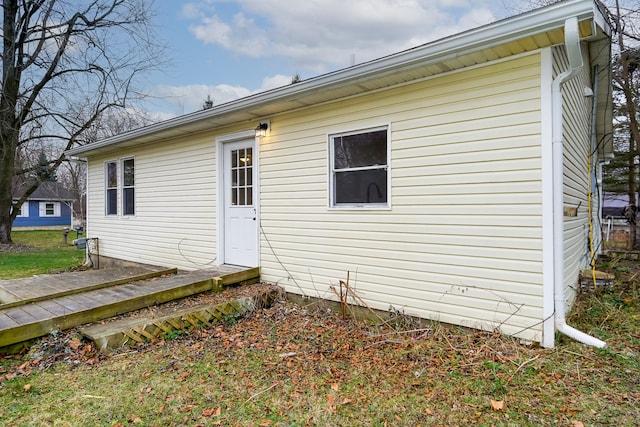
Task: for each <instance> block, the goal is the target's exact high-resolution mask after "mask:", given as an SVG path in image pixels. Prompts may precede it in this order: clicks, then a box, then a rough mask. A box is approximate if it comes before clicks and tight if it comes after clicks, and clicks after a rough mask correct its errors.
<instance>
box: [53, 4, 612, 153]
mask: <svg viewBox="0 0 640 427" xmlns="http://www.w3.org/2000/svg"><path fill="white" fill-rule="evenodd" d="M568 17H577V18H578V21H583V20H588V19H594V21H596V23H598V25H603V27H602V28H603V30H605V32H607V31H608V25H606V23H605V22H606V21H605V19H604V17H602V15H601V13H600V11H599V10H598V9H597V7H596V4H595V3H594V2H593V0H567V1H562V2H559V3H555V4H553V5H551V6H548V7H545V8H541V9H536V10H533V11H530V12H527V13H524V14H521V15H516V16H514V17H511V18H507V19H503V20H501V21H496V22H494V23H491V24H488V25H484V26H481V27H478V28H475V29H472V30H469V31H465V32H463V33H459V34H456V35H453V36H449V37H445V38H442V39H439V40H436V41H434V42H431V43H428V44H425V45H422V46H418V47H415V48H412V49H409V50H406V51H402V52H398V53H395V54H392V55H389V56H385V57H382V58H379V59H375V60H372V61H369V62H365V63H363V64H359V65H355V66H352V67H349V68H345V69H341V70H338V71H334V72H331V73H327V74H323V75H320V76H318V77H314V78H310V79H309V80H303V81H302V82H299V83H295V84H291V85H287V86H283V87H280V88H276V89H272V90H269V91H266V92H261V93H258V94H255V95H250V96H247V97H244V98H240V99H237V100H234V101H230V102H227V103H225V104H221V105H219V106H214V107H212V108H210V109H207V110H202V111H197V112H194V113H190V114H186V115H183V116H179V117H175V118H172V119H169V120H166V121H162V122H158V123H155V124H152V125H149V126H145V127H142V128H139V129H134V130H132V131H129V132H125V133H123V134H120V135H116V136H113V137H110V138H107V139H104V140H102V141H98V142H94V143H91V144H88V145H85V146H81V147H76V148H72V149H71V150H68V151H66V152H65V154H66V155H67V156H77V155H82V154H83V153H85V152H89V151H93V150H95V149H99V148H103V147H107V146H110V145H115V144H118V143H121V142H124V141H129V140H132V139H135V138H139V137H143V136H148V135H151V134H155V133H161V132H163V131H165V130H168V129H173V128H176V127H180V126H182V125H187V124H190V123H195V122H198V121H201V120H206V119H208V118H215V117H216V116H218V115H222V114H227V113H232V112H237V111H242V110H244V109H247V108H248V107H257V106H260V105H265V104H269V103H272V102H275V101H278V100H284V99H287V98H290V97H291V98H293V97H296V98H297V97H300V96H301V95H304V94H305V93H311V92H318V91H321V90H322V89H325V88H327V87H332V86H340V85H347V84H352V83H354V82H356V81H358V80H367V79H369V78H371V77H372V76H383V75H385V74H391V73H394V72H397V71H399V70H402V69H405V68H411V67H412V66H416V64H426V63H437V62H442V61H445V60H447V59H451V58H456V57H459V56H462V55H464V54H468V53H471V52H474V51H478V50H482V49H487V48H491V47H495V46H499V45H502V44H505V43H509V42H511V41H515V40H518V39H521V38H523V37H526V36H527V35H534V34H539V33H544V32H546V31H550V30H554V29H558V28H563V27H564V21H565V19H567V18H568Z"/></svg>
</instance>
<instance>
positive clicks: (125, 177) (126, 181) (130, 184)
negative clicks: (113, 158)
mask: <svg viewBox="0 0 640 427" xmlns="http://www.w3.org/2000/svg"><path fill="white" fill-rule="evenodd" d="M134 175H135V165H134V160H133V159H125V160H123V161H122V215H135V187H134Z"/></svg>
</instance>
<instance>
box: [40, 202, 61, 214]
mask: <svg viewBox="0 0 640 427" xmlns="http://www.w3.org/2000/svg"><path fill="white" fill-rule="evenodd" d="M39 213H40V216H41V217H42V216H60V202H40V212H39Z"/></svg>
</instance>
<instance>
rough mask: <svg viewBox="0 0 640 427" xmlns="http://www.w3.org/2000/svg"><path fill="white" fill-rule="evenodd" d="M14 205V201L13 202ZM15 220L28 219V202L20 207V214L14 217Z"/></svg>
mask: <svg viewBox="0 0 640 427" xmlns="http://www.w3.org/2000/svg"><path fill="white" fill-rule="evenodd" d="M13 203H15V201H14V202H13ZM16 218H29V201H28V200H25V202H24V203H23V204H22V205H21V206H20V212H18V215H16Z"/></svg>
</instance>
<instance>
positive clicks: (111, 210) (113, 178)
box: [104, 161, 118, 215]
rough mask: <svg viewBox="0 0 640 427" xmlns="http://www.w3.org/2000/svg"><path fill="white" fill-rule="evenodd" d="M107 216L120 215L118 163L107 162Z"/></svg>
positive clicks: (105, 173) (105, 172)
mask: <svg viewBox="0 0 640 427" xmlns="http://www.w3.org/2000/svg"><path fill="white" fill-rule="evenodd" d="M104 175H105V214H106V215H118V163H117V162H115V161H109V162H105V164H104Z"/></svg>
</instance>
